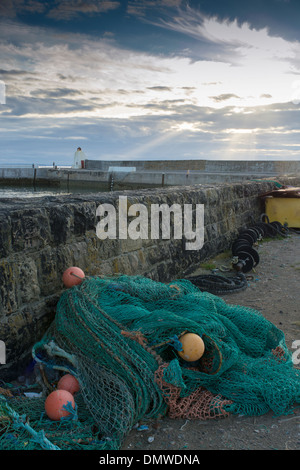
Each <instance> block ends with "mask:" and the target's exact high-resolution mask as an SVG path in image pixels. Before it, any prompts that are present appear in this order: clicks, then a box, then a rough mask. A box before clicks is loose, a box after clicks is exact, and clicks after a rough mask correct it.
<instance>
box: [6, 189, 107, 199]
mask: <svg viewBox="0 0 300 470" xmlns="http://www.w3.org/2000/svg"><path fill="white" fill-rule="evenodd" d="M95 192H104V191H99V190H98V189H97V190H96V189H90V188H71V189H67V188H66V189H64V188H58V187H44V186H43V187H31V186H0V199H1V198H11V199H15V198H21V199H23V198H32V197H42V196H59V195H67V194H79V193H80V194H82V193H85V194H87V193H95Z"/></svg>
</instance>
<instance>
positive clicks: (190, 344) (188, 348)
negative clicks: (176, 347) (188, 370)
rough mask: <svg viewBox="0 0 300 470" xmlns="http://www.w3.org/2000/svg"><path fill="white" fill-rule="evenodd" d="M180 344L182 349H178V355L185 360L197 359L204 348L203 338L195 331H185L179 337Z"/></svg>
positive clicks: (201, 354)
mask: <svg viewBox="0 0 300 470" xmlns="http://www.w3.org/2000/svg"><path fill="white" fill-rule="evenodd" d="M179 341H180V342H181V344H182V351H178V354H179V356H180V357H181V358H182V359H184V360H185V361H187V362H193V361H198V359H200V358H201V357H202V356H203V354H204V350H205V345H204V342H203V339H202V338H201V337H200V336H199V335H196V334H195V333H185V334H184V335H182V336H181V337H180V338H179Z"/></svg>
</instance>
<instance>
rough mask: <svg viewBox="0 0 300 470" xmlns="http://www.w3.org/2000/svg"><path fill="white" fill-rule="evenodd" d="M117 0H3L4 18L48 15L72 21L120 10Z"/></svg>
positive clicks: (56, 18)
mask: <svg viewBox="0 0 300 470" xmlns="http://www.w3.org/2000/svg"><path fill="white" fill-rule="evenodd" d="M120 5H121V3H120V2H119V1H117V0H111V1H108V0H87V1H85V0H84V1H83V0H56V1H55V2H47V1H44V0H1V4H0V14H1V16H2V17H8V18H16V17H17V16H19V15H20V14H24V13H32V14H46V15H47V16H48V17H49V18H52V19H55V20H71V19H73V18H75V17H76V16H78V15H82V14H84V15H95V14H101V13H106V12H108V11H111V10H115V9H117V8H119V7H120Z"/></svg>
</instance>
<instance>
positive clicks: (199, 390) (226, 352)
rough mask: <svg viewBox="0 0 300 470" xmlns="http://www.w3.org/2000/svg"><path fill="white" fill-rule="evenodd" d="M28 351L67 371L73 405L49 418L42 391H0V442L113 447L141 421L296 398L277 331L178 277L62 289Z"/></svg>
mask: <svg viewBox="0 0 300 470" xmlns="http://www.w3.org/2000/svg"><path fill="white" fill-rule="evenodd" d="M186 332H192V333H196V334H198V335H199V336H201V337H202V339H203V341H204V344H205V352H204V354H203V356H202V357H201V359H199V360H198V361H195V362H186V361H184V360H183V359H182V358H181V357H180V356H179V354H178V352H179V350H180V347H181V343H180V336H181V335H182V334H184V333H186ZM33 358H34V359H35V361H36V362H37V363H38V364H39V365H40V366H41V367H44V368H46V369H48V370H57V371H60V373H62V374H63V373H66V372H69V373H71V374H73V375H74V376H76V377H77V379H78V381H79V383H80V392H79V393H78V394H77V395H76V396H75V401H76V410H75V412H74V413H71V415H70V416H69V417H68V418H64V419H63V420H61V421H59V422H53V421H51V420H50V419H49V418H48V417H47V416H46V414H45V412H44V401H45V397H44V398H41V399H33V398H32V399H28V398H20V397H10V398H9V397H4V396H3V395H2V396H1V395H0V396H1V397H2V400H0V416H2V421H1V420H0V429H1V426H2V432H1V431H0V448H13V447H14V446H15V448H18V449H19V448H25V449H26V448H33V447H34V448H49V447H51V446H54V447H55V448H61V449H65V448H67V449H78V448H81V449H85V448H88V449H90V448H94V449H119V448H120V447H121V445H122V442H123V440H124V438H125V436H126V434H127V433H128V432H129V431H130V429H132V427H133V426H134V425H135V424H136V423H138V422H140V421H141V420H142V421H146V420H147V419H159V418H161V417H163V416H165V415H169V416H170V417H172V418H189V419H212V418H217V417H221V416H227V415H228V414H230V413H231V414H244V415H261V414H264V413H267V412H268V411H270V410H272V411H273V413H274V414H275V415H281V414H287V413H290V412H291V411H292V409H293V406H294V404H295V403H299V401H300V373H299V370H297V369H296V368H295V367H294V365H293V363H292V359H291V353H290V351H289V350H288V348H287V346H286V343H285V338H284V334H283V332H282V331H281V330H279V329H278V328H277V327H276V326H275V325H273V324H272V323H271V322H269V321H268V320H266V319H265V318H264V317H263V316H262V315H261V313H260V312H258V311H256V310H253V309H249V308H246V307H242V306H237V305H231V304H227V303H226V302H225V301H224V300H223V299H221V298H219V297H217V296H215V295H212V294H209V293H207V292H202V291H200V289H198V288H197V287H196V286H195V285H193V284H192V283H191V282H189V281H187V280H176V281H174V282H172V283H169V284H163V283H160V282H156V281H153V280H151V279H148V278H145V277H141V276H126V275H120V276H115V277H110V278H102V277H89V278H86V279H85V280H84V281H83V282H82V283H81V284H80V285H79V286H74V287H72V288H71V289H67V290H66V291H65V292H64V293H63V294H62V296H61V298H60V300H59V302H58V305H57V312H56V316H55V320H54V322H53V324H52V325H51V327H50V329H49V330H48V331H47V333H46V334H45V336H44V337H43V338H42V340H41V341H40V342H39V343H37V344H35V345H34V347H33ZM1 410H2V412H1ZM13 413H15V416H13ZM26 417H27V418H26ZM26 419H27V421H26ZM26 424H28V425H30V429H28V426H27V428H26ZM24 442H27V444H26V445H24Z"/></svg>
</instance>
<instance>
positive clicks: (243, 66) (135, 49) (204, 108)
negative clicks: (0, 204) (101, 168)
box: [0, 0, 300, 165]
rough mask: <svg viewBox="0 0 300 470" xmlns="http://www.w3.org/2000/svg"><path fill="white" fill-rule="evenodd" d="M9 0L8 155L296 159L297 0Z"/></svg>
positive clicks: (60, 160)
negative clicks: (244, 0)
mask: <svg viewBox="0 0 300 470" xmlns="http://www.w3.org/2000/svg"><path fill="white" fill-rule="evenodd" d="M226 3H227V5H225V4H224V2H222V1H221V0H220V1H214V2H211V1H208V0H199V1H196V0H191V1H190V2H189V3H187V2H185V1H182V0H159V1H158V0H128V1H118V0H111V1H101V0H87V1H81V0H68V1H67V0H53V1H46V2H45V1H41V0H3V1H2V3H1V5H0V57H1V66H0V136H1V140H2V152H1V157H0V165H1V164H2V165H6V164H8V163H10V164H12V165H16V164H24V165H31V164H42V165H52V162H55V163H56V164H57V165H71V164H72V163H73V157H74V153H75V151H76V149H77V147H81V148H82V150H83V151H84V153H85V155H86V158H87V159H90V160H94V159H96V160H111V161H113V160H114V161H116V162H117V161H120V160H172V159H173V160H195V159H197V160H198V159H199V160H241V161H243V160H244V161H245V160H255V161H263V160H272V161H278V160H287V161H295V160H299V159H300V158H299V149H300V139H299V136H300V128H299V122H300V119H299V117H300V116H299V110H300V77H299V75H300V31H299V28H298V24H299V16H300V4H299V2H297V1H296V0H264V1H260V2H259V1H258V0H255V1H253V2H252V3H251V5H246V4H244V5H241V3H242V2H238V1H236V0H231V1H229V2H226Z"/></svg>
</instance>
